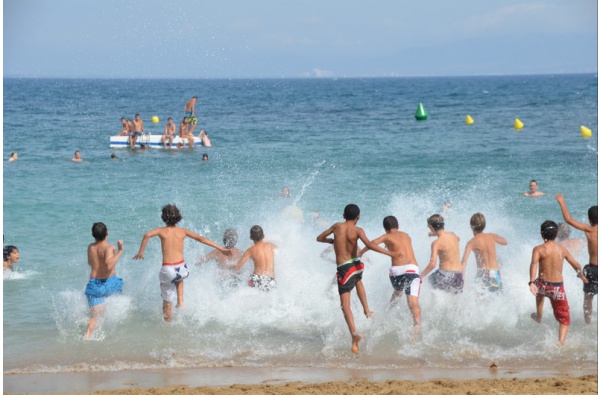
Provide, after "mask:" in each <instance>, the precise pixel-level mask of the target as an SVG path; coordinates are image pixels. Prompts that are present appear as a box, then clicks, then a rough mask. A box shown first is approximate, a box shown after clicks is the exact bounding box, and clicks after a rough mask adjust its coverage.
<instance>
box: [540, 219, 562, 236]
mask: <svg viewBox="0 0 600 395" xmlns="http://www.w3.org/2000/svg"><path fill="white" fill-rule="evenodd" d="M540 230H541V234H542V239H544V240H554V239H555V238H556V235H557V234H558V225H557V224H556V222H554V221H550V220H548V221H544V223H543V224H542V226H541V228H540Z"/></svg>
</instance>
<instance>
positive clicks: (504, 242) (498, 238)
mask: <svg viewBox="0 0 600 395" xmlns="http://www.w3.org/2000/svg"><path fill="white" fill-rule="evenodd" d="M494 241H495V242H496V244H500V245H503V246H505V245H507V244H508V241H507V240H506V239H505V238H504V237H502V236H499V235H497V234H495V233H494Z"/></svg>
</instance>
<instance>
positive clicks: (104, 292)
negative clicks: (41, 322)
mask: <svg viewBox="0 0 600 395" xmlns="http://www.w3.org/2000/svg"><path fill="white" fill-rule="evenodd" d="M92 236H94V239H95V240H96V241H95V242H93V243H91V244H90V245H89V246H88V250H87V253H88V264H89V265H90V268H91V272H90V280H89V282H88V284H87V286H86V288H85V295H86V296H87V299H88V304H89V305H90V309H91V311H90V320H89V323H88V327H87V332H86V334H85V338H86V339H89V338H90V336H91V335H92V332H93V331H94V328H96V323H97V320H98V317H100V316H101V315H102V313H103V310H104V300H105V298H106V297H108V296H110V295H113V294H116V293H120V292H121V289H122V288H123V280H122V279H120V278H119V277H117V275H116V270H115V265H116V264H117V261H118V260H119V258H120V257H121V255H122V254H123V240H118V241H117V247H118V251H117V253H115V248H114V247H113V246H112V245H110V244H108V242H107V241H106V238H107V237H108V229H107V228H106V225H104V224H103V223H102V222H96V223H95V224H94V225H93V226H92Z"/></svg>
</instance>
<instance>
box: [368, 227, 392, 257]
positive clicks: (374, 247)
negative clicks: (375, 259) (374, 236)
mask: <svg viewBox="0 0 600 395" xmlns="http://www.w3.org/2000/svg"><path fill="white" fill-rule="evenodd" d="M358 238H359V239H360V241H362V242H363V243H364V245H365V248H363V249H369V250H373V251H376V252H378V253H380V254H383V255H387V256H389V257H392V258H401V257H402V253H401V252H396V253H394V252H391V251H388V250H386V249H385V248H381V247H379V246H378V245H377V244H375V243H373V242H372V241H370V240H369V239H367V235H365V231H364V230H362V229H359V231H358Z"/></svg>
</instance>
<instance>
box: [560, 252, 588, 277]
mask: <svg viewBox="0 0 600 395" xmlns="http://www.w3.org/2000/svg"><path fill="white" fill-rule="evenodd" d="M564 251H565V259H566V260H567V262H569V265H571V267H572V268H573V269H574V270H575V273H577V277H579V278H580V279H581V281H583V283H584V284H587V283H589V281H588V279H587V278H585V276H584V275H583V272H582V271H581V265H580V264H579V262H577V261H576V260H575V258H573V256H572V255H571V253H570V252H569V250H567V249H566V248H565V249H564Z"/></svg>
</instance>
